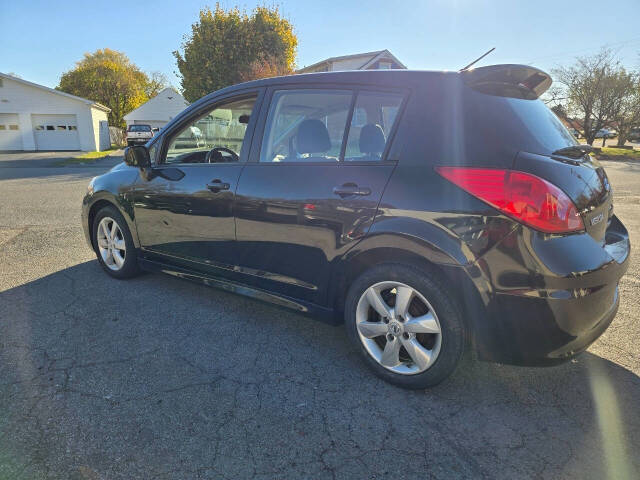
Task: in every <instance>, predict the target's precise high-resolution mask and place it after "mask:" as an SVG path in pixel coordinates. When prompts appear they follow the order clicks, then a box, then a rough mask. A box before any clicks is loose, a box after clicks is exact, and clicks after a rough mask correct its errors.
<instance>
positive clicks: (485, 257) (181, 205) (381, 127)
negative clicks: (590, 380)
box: [82, 65, 630, 388]
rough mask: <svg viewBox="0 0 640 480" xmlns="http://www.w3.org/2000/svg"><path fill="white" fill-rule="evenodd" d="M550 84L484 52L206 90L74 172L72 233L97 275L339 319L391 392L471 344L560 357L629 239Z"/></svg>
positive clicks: (583, 328) (605, 320)
mask: <svg viewBox="0 0 640 480" xmlns="http://www.w3.org/2000/svg"><path fill="white" fill-rule="evenodd" d="M550 85H551V78H550V77H549V75H547V74H546V73H544V72H542V71H540V70H538V69H535V68H532V67H529V66H519V65H496V66H491V67H480V68H475V69H473V70H471V71H462V72H458V73H451V72H449V73H441V72H417V71H408V70H393V71H355V72H328V73H314V74H305V75H293V76H287V77H279V78H269V79H263V80H257V81H253V82H249V83H245V84H240V85H235V86H231V87H228V88H225V89H223V90H220V91H218V92H214V93H212V94H210V95H208V96H206V97H204V98H202V99H201V100H199V101H197V102H195V103H194V104H192V105H191V106H190V107H189V108H188V109H187V110H185V111H184V112H183V113H182V114H180V115H179V116H177V117H176V118H174V119H173V120H172V121H171V122H170V123H169V124H168V125H167V126H166V127H165V128H164V129H163V130H162V132H161V133H160V134H159V135H158V136H156V137H155V138H153V139H152V141H151V142H149V143H148V144H147V145H145V146H133V147H130V148H128V149H127V150H126V151H125V163H123V164H121V165H119V166H117V167H115V168H114V169H112V170H111V171H110V172H108V173H106V174H104V175H101V176H99V177H96V178H94V179H93V180H92V181H91V183H90V184H89V189H88V192H87V194H86V196H85V198H84V201H83V205H82V225H83V228H84V231H85V234H86V237H87V241H88V243H89V245H90V246H91V248H92V249H93V250H94V251H95V253H96V256H97V259H98V261H99V262H100V265H101V266H102V268H103V269H104V271H105V272H106V273H108V274H109V275H111V276H112V277H115V278H128V277H132V276H134V275H136V274H137V273H138V272H139V271H140V270H141V269H143V270H149V271H156V272H164V273H168V274H171V275H175V276H177V277H180V278H185V279H190V280H193V281H198V282H202V283H205V284H207V285H212V286H217V287H220V288H223V289H225V290H228V291H231V292H235V293H239V294H243V295H248V296H250V297H254V298H258V299H261V300H264V301H267V302H271V303H273V304H276V305H278V306H281V307H286V308H290V309H292V310H294V311H296V312H299V313H302V314H307V315H313V316H316V317H318V318H322V319H324V320H326V321H329V322H331V323H343V322H344V323H345V325H346V333H347V335H348V336H349V338H350V339H351V341H352V342H353V344H354V345H355V347H356V349H357V351H358V352H360V353H361V355H362V358H363V360H364V362H365V363H366V364H367V365H368V366H369V367H371V369H372V370H373V371H374V372H375V373H376V374H377V375H379V376H380V377H382V378H383V379H385V380H387V381H389V382H392V383H394V384H396V385H400V386H402V387H407V388H425V387H429V386H433V385H435V384H437V383H439V382H441V381H442V380H444V379H445V378H446V377H448V376H449V375H451V374H452V372H453V371H454V370H455V369H456V367H457V366H458V364H459V363H460V359H461V358H462V356H463V354H464V353H465V352H469V351H471V350H475V352H476V353H477V355H478V357H479V358H480V359H482V360H489V361H499V362H504V363H512V364H519V365H551V364H556V363H558V362H562V361H565V360H567V359H570V358H572V357H573V356H575V355H576V354H577V353H579V352H581V351H583V350H585V349H586V348H587V347H588V346H589V345H590V344H591V343H592V342H593V341H595V340H596V339H597V338H598V337H599V336H600V335H601V334H602V333H603V332H604V331H605V329H606V328H607V327H608V326H609V324H610V323H611V321H612V320H613V318H614V316H615V314H616V312H617V309H618V302H619V293H618V282H619V280H620V278H621V277H622V276H623V274H624V273H625V271H626V269H627V266H628V263H629V250H630V244H629V237H628V234H627V230H626V229H625V227H624V226H623V224H622V223H621V222H620V220H619V219H618V218H617V217H616V215H615V214H614V213H613V206H612V202H613V196H612V192H611V187H610V185H609V181H608V179H607V175H606V173H605V171H604V169H603V167H602V166H600V165H599V164H598V163H597V162H595V161H594V160H592V158H591V157H590V156H589V155H588V152H589V151H590V148H591V147H589V146H588V145H580V144H578V142H577V141H576V139H575V138H574V137H573V136H572V135H571V133H569V132H568V131H567V129H566V128H565V127H564V125H562V123H561V122H560V121H559V120H558V118H557V117H556V116H555V115H554V114H553V113H552V112H551V111H550V110H549V109H548V108H547V107H546V106H545V104H544V103H543V102H542V101H540V100H539V97H540V95H541V94H543V93H544V92H545V91H546V90H547V89H548V87H549V86H550ZM452 122H454V123H452ZM452 127H453V128H452ZM496 132H500V135H499V136H497V135H496ZM576 272H579V274H576ZM165 296H166V294H165ZM166 301H168V302H170V301H171V298H166ZM221 334H224V332H221ZM248 334H250V333H249V332H248ZM272 335H274V336H275V335H278V332H277V331H274V332H272ZM255 341H263V339H259V340H252V342H255ZM212 361H213V360H212Z"/></svg>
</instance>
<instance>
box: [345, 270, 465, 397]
mask: <svg viewBox="0 0 640 480" xmlns="http://www.w3.org/2000/svg"><path fill="white" fill-rule="evenodd" d="M345 307H346V309H345V321H346V328H347V332H348V334H349V337H350V338H351V340H352V341H353V342H354V344H355V345H356V346H357V348H358V350H359V351H360V352H361V353H362V354H363V356H364V358H365V361H366V362H367V364H368V365H369V366H370V367H371V368H372V369H373V371H374V372H375V373H376V374H377V375H378V376H380V377H381V378H383V379H384V380H387V381H388V382H391V383H394V384H396V385H399V386H402V387H405V388H426V387H431V386H434V385H436V384H438V383H440V382H441V381H442V380H444V379H445V378H447V377H448V376H449V375H451V374H452V373H453V371H454V370H455V368H456V366H457V365H458V363H459V361H460V358H461V356H462V354H463V352H464V348H465V329H464V324H463V322H462V316H461V314H460V311H459V310H458V308H457V307H456V303H455V301H454V299H453V298H452V297H451V295H449V294H448V293H447V291H446V289H445V288H443V285H442V282H441V281H440V280H439V279H438V278H437V277H436V276H434V275H431V274H429V273H427V272H424V271H421V270H418V269H415V268H412V267H409V266H405V265H401V264H382V265H378V266H375V267H373V268H371V269H370V270H367V271H366V272H365V273H363V274H362V275H361V276H360V277H358V278H357V279H356V280H355V282H354V283H353V284H352V285H351V287H350V289H349V293H348V295H347V301H346V306H345Z"/></svg>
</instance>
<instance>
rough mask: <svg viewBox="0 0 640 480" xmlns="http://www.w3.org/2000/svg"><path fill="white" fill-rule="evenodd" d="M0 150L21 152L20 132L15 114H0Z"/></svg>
mask: <svg viewBox="0 0 640 480" xmlns="http://www.w3.org/2000/svg"><path fill="white" fill-rule="evenodd" d="M0 150H22V132H21V131H20V124H19V123H18V115H17V114H15V113H0Z"/></svg>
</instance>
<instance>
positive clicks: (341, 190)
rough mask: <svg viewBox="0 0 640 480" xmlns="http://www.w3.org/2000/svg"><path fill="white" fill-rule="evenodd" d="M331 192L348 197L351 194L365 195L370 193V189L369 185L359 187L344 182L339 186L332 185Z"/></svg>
mask: <svg viewBox="0 0 640 480" xmlns="http://www.w3.org/2000/svg"><path fill="white" fill-rule="evenodd" d="M333 193H334V194H335V195H339V196H341V197H342V198H344V197H349V196H351V195H360V196H367V195H371V189H370V188H369V187H359V186H358V185H356V184H355V183H345V184H344V185H340V186H339V187H333Z"/></svg>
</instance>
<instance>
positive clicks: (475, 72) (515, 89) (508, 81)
mask: <svg viewBox="0 0 640 480" xmlns="http://www.w3.org/2000/svg"><path fill="white" fill-rule="evenodd" d="M460 74H461V75H463V78H464V83H465V84H466V85H468V86H469V87H471V88H473V89H474V90H477V91H479V92H482V93H486V94H489V95H497V96H500V97H513V98H524V99H527V100H535V99H536V98H539V97H540V95H542V94H543V93H544V92H546V91H547V89H548V88H549V87H550V86H551V82H552V80H551V77H550V76H549V74H547V73H545V72H543V71H542V70H539V69H537V68H534V67H529V66H527V65H492V66H490V67H479V68H474V69H471V70H465V71H463V72H461V73H460Z"/></svg>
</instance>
